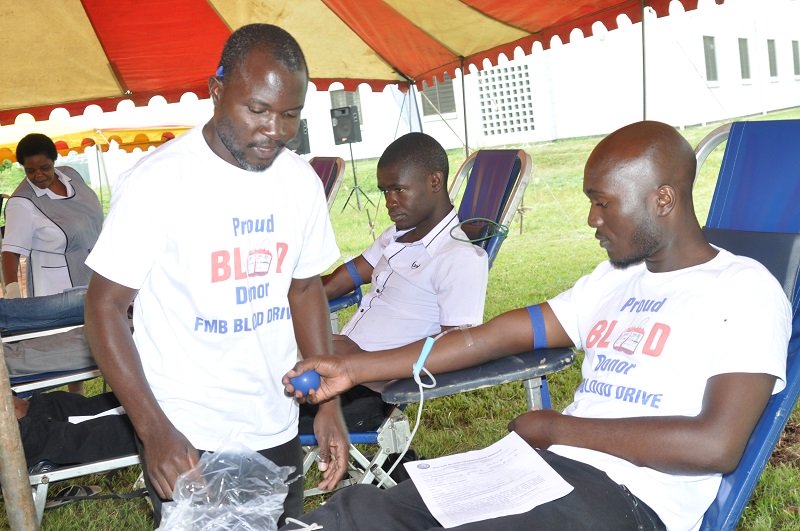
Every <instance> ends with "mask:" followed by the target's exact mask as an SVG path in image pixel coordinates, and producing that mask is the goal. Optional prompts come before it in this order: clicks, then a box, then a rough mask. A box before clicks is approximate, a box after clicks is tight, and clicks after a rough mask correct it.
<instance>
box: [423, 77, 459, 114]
mask: <svg viewBox="0 0 800 531" xmlns="http://www.w3.org/2000/svg"><path fill="white" fill-rule="evenodd" d="M454 112H456V97H455V94H454V93H453V80H452V79H450V75H449V74H447V73H445V74H444V81H442V82H441V83H440V82H439V80H438V79H434V80H433V86H429V85H428V83H427V82H426V81H423V82H422V115H423V116H435V115H437V114H447V113H454Z"/></svg>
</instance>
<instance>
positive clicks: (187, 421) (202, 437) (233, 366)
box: [86, 24, 348, 525]
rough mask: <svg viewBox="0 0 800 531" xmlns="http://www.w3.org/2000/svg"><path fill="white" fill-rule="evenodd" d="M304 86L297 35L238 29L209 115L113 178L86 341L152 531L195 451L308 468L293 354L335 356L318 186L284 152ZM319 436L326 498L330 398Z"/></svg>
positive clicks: (334, 458) (339, 433) (334, 462)
mask: <svg viewBox="0 0 800 531" xmlns="http://www.w3.org/2000/svg"><path fill="white" fill-rule="evenodd" d="M307 84H308V70H307V67H306V63H305V59H304V57H303V54H302V51H301V50H300V47H299V46H298V44H297V42H296V41H295V40H294V38H292V37H291V35H289V34H288V33H286V32H285V31H284V30H282V29H280V28H278V27H275V26H272V25H267V24H252V25H248V26H244V27H242V28H240V29H238V30H237V31H235V32H234V33H233V34H232V35H231V36H230V38H229V39H228V41H227V43H226V44H225V48H224V49H223V51H222V57H221V59H220V63H219V68H218V70H217V72H216V75H215V76H213V77H211V78H210V79H209V92H210V95H211V99H212V101H213V104H214V115H213V117H212V119H211V120H210V121H209V122H208V123H206V124H205V125H203V126H200V127H197V128H194V129H192V130H191V131H189V132H187V133H186V134H184V135H183V136H181V137H180V138H178V139H176V140H173V141H172V142H170V143H168V144H166V145H164V146H163V147H162V148H160V149H158V150H156V151H155V152H154V153H153V154H151V155H149V156H148V157H145V158H144V159H143V160H142V161H140V162H139V163H138V164H137V165H136V166H135V167H134V168H132V169H131V170H130V171H129V172H127V173H126V174H124V175H123V176H122V178H121V179H120V184H119V188H118V190H117V193H116V194H115V196H114V199H113V201H112V205H111V211H110V213H109V216H108V219H107V220H106V224H105V225H104V227H103V231H102V233H101V235H100V238H99V240H98V242H97V245H96V246H95V248H94V250H93V252H92V254H91V255H90V257H89V259H88V260H87V264H88V265H89V266H90V267H91V268H92V269H93V270H94V272H95V275H93V277H92V282H91V284H90V286H89V290H88V293H87V297H86V332H87V337H88V339H89V343H90V346H91V348H92V352H93V354H94V356H95V358H96V359H97V362H98V365H99V366H100V369H101V370H102V372H103V375H104V376H105V378H106V379H107V380H108V382H109V383H110V384H111V387H112V388H113V390H114V393H115V394H116V395H117V396H118V398H119V399H120V402H121V403H122V405H123V406H124V407H125V410H126V411H127V413H128V416H129V417H130V420H131V422H132V423H133V426H134V428H135V430H136V435H137V436H138V438H139V440H140V442H141V445H142V451H141V455H142V457H143V460H144V464H145V471H146V474H145V475H146V480H147V482H148V487H149V488H151V492H152V493H153V494H155V496H151V497H152V498H153V501H154V506H155V508H156V514H155V517H156V525H157V524H158V519H159V518H160V511H159V506H160V501H161V499H169V498H171V497H172V490H173V488H174V485H175V480H176V479H177V477H178V475H180V474H181V473H183V472H185V471H187V470H188V469H190V468H191V467H192V466H193V465H195V464H196V463H197V460H198V458H199V455H198V450H210V451H214V450H216V449H217V448H219V447H220V446H221V445H222V444H224V443H225V442H227V441H236V442H239V443H242V444H244V445H245V446H247V447H249V448H252V449H253V450H258V451H260V452H261V453H262V454H263V455H264V456H265V457H267V458H268V459H270V460H271V461H273V462H275V463H276V464H278V465H280V466H284V465H291V466H294V467H295V468H296V471H297V472H300V471H302V451H301V448H300V444H299V439H298V437H297V417H298V408H297V404H296V403H295V402H294V400H293V399H292V398H290V397H287V396H286V395H285V394H284V392H283V387H282V384H281V381H280V379H281V376H282V375H283V374H284V373H285V372H286V371H287V370H288V369H289V368H291V366H292V365H293V364H294V362H295V361H296V359H297V352H298V349H299V350H300V351H302V353H303V355H304V356H305V357H306V358H311V357H314V356H320V355H327V354H330V353H331V352H332V345H331V334H330V325H329V322H330V321H329V317H328V306H327V301H326V299H325V292H324V290H323V287H322V282H321V281H320V278H319V275H320V273H322V272H323V271H325V270H326V269H327V268H328V267H330V265H331V264H332V263H333V262H334V261H335V260H336V258H338V255H339V251H338V248H337V246H336V242H335V239H334V235H333V230H332V228H331V225H330V220H329V218H328V211H327V204H326V201H325V197H324V193H323V190H322V185H321V183H320V180H319V178H318V177H317V176H316V174H315V173H314V171H313V170H312V169H311V167H310V166H309V165H308V164H307V163H306V162H305V161H303V160H302V159H301V158H299V157H298V156H297V155H295V154H294V153H292V152H290V151H289V150H287V149H284V146H285V144H286V142H288V141H289V140H291V139H292V138H294V136H295V135H296V133H297V130H298V127H299V124H300V112H301V111H302V109H303V105H304V101H305V94H306V87H307ZM134 298H135V305H134V314H133V324H134V330H135V332H134V334H133V337H131V334H130V329H129V325H128V319H127V309H128V307H129V306H130V304H131V303H132V302H133V301H134ZM314 429H315V434H316V436H317V440H318V441H319V444H320V449H321V453H322V454H323V455H325V456H329V457H330V459H329V460H328V461H327V462H326V463H324V465H321V466H320V469H324V470H323V473H324V479H323V481H322V483H321V484H320V487H322V488H332V487H333V486H334V485H336V483H337V482H338V481H339V479H341V477H342V476H343V475H344V473H345V471H346V466H347V450H348V438H347V432H346V429H345V427H344V422H343V419H342V416H341V411H340V409H339V404H338V401H337V400H334V401H330V402H327V403H325V404H322V405H321V407H320V414H319V415H317V418H316V420H315V425H314ZM289 489H290V490H289V495H288V496H287V498H286V501H285V503H284V515H283V518H285V517H287V516H294V515H297V514H298V513H299V512H301V511H302V501H303V495H302V491H303V482H302V480H299V481H295V482H293V483H291V484H290V486H289ZM281 521H282V520H281Z"/></svg>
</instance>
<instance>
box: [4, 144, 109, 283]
mask: <svg viewBox="0 0 800 531" xmlns="http://www.w3.org/2000/svg"><path fill="white" fill-rule="evenodd" d="M16 155H17V161H18V162H19V163H20V164H21V165H22V167H23V168H24V169H25V176H26V179H25V180H23V181H22V182H21V183H20V184H19V186H18V187H17V189H16V190H15V191H14V193H13V194H12V195H11V198H10V199H9V200H8V203H7V205H6V229H5V236H4V238H3V247H2V262H3V279H4V282H5V296H6V298H16V297H19V296H20V289H19V278H18V269H19V263H20V256H26V257H27V258H28V276H27V281H28V295H32V296H35V297H36V296H41V295H52V294H55V293H61V292H63V291H64V290H65V289H69V288H72V287H77V286H86V285H88V284H89V276H90V275H91V270H90V269H89V268H88V267H86V265H85V264H84V261H85V260H86V257H87V256H88V254H89V251H91V250H92V247H94V244H95V241H97V236H98V234H100V228H101V226H102V223H103V213H102V209H101V207H100V201H99V200H98V199H97V195H96V194H95V193H94V191H93V190H92V189H91V188H90V187H89V186H88V185H87V184H86V183H85V182H84V181H83V178H82V177H81V175H80V174H79V173H78V172H77V171H76V170H74V169H73V168H70V167H69V166H61V167H59V168H56V167H55V161H56V158H57V157H58V151H56V146H55V144H54V143H53V141H52V140H51V139H50V138H49V137H48V136H46V135H43V134H38V133H32V134H29V135H27V136H25V137H24V138H23V139H22V140H20V142H19V144H17V152H16Z"/></svg>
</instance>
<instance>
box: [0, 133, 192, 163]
mask: <svg viewBox="0 0 800 531" xmlns="http://www.w3.org/2000/svg"><path fill="white" fill-rule="evenodd" d="M188 129H189V127H188V126H175V127H144V128H134V129H102V130H101V129H95V130H91V131H78V132H73V133H64V134H53V133H50V134H49V135H48V136H50V137H51V138H52V139H53V142H55V145H56V149H57V150H58V152H59V154H61V155H63V156H66V155H68V154H69V153H71V152H75V153H83V151H84V150H85V149H86V148H87V147H90V146H97V147H98V148H100V149H101V150H102V151H108V149H109V147H110V146H111V143H112V142H115V143H116V144H117V146H119V148H120V149H123V150H125V151H127V152H131V151H133V150H135V149H136V148H139V149H141V150H142V151H147V149H148V148H149V147H150V146H159V145H161V144H163V143H164V142H166V141H168V140H172V139H173V138H175V137H177V136H180V135H181V134H183V133H184V132H186V131H187V130H188ZM15 150H16V141H15V142H14V143H13V144H10V143H9V144H0V162H2V161H4V160H8V161H10V162H16V160H17V157H16V155H15V154H14V152H15Z"/></svg>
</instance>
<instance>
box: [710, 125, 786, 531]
mask: <svg viewBox="0 0 800 531" xmlns="http://www.w3.org/2000/svg"><path fill="white" fill-rule="evenodd" d="M726 129H728V128H726V127H722V128H720V129H718V130H716V131H714V132H712V133H711V134H710V135H709V136H708V137H707V139H706V140H705V141H703V142H701V143H700V144H699V145H698V148H697V150H696V153H697V154H698V159H699V160H700V159H702V160H704V159H705V156H706V155H707V154H708V152H710V149H709V147H710V146H711V144H720V143H721V142H722V141H723V140H724V139H725V134H726ZM798 204H800V120H778V121H763V122H736V123H733V124H732V125H731V126H730V128H729V132H728V136H727V146H726V149H725V154H724V156H723V160H722V166H721V168H720V173H719V178H718V180H717V185H716V189H715V191H714V196H713V199H712V202H711V209H710V211H709V214H708V220H707V222H706V226H705V232H706V235H707V238H708V239H709V241H711V242H712V243H715V244H717V245H719V246H720V247H724V248H726V249H728V250H729V251H731V252H733V253H735V254H743V255H747V256H750V257H752V258H755V259H757V260H759V261H761V262H762V263H763V264H764V265H765V266H766V267H767V268H768V269H769V270H770V271H771V272H772V273H773V274H774V275H775V277H776V278H777V279H778V280H779V281H781V283H782V284H783V287H784V290H785V291H786V295H787V296H788V297H789V300H790V301H791V304H792V316H793V318H792V336H791V339H790V342H789V351H788V354H787V355H788V357H787V366H786V388H785V389H784V390H783V391H781V392H780V393H778V394H776V395H773V396H772V397H771V398H770V400H769V402H768V403H767V406H766V409H765V410H764V413H763V414H762V415H761V418H760V420H759V422H758V424H757V425H756V427H755V429H754V430H753V433H752V434H751V436H750V439H749V441H748V443H747V446H746V447H745V450H744V454H743V455H742V459H741V460H740V462H739V464H738V466H737V467H736V470H734V471H733V472H731V473H730V474H725V475H724V476H723V478H722V484H721V485H720V488H719V492H718V494H717V497H716V499H715V500H714V502H713V503H712V505H711V506H710V507H709V509H708V511H707V512H706V514H705V517H704V519H703V524H702V529H706V530H714V531H718V530H732V529H735V528H736V525H737V523H738V522H739V519H740V518H741V515H742V512H743V511H744V509H745V507H746V505H747V503H748V501H749V499H750V496H751V495H752V493H753V490H754V488H755V486H756V484H757V483H758V480H759V478H760V477H761V473H762V471H763V470H764V467H765V466H766V464H767V462H768V461H769V458H770V455H771V454H772V452H773V450H774V448H775V445H776V444H777V443H778V440H779V439H780V436H781V433H782V432H783V430H784V427H785V426H786V423H787V421H788V419H789V415H790V414H791V413H792V410H793V409H794V406H795V404H796V402H797V400H798V397H800V359H799V358H798V355H797V354H798V350H800V311H799V310H800V283H798V276H799V275H800V211H798V207H797V205H798Z"/></svg>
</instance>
